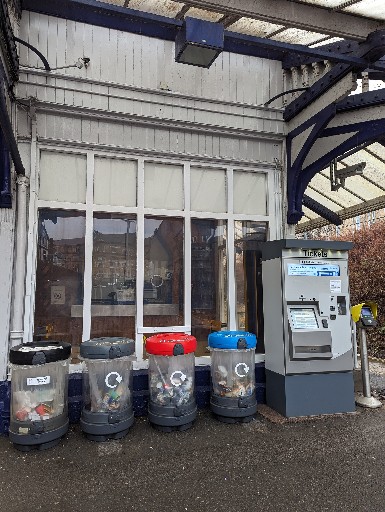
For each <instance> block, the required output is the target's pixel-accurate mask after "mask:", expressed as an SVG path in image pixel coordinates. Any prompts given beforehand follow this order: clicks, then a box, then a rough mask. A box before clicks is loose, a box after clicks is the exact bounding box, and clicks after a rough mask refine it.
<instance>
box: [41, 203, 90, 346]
mask: <svg viewBox="0 0 385 512" xmlns="http://www.w3.org/2000/svg"><path fill="white" fill-rule="evenodd" d="M84 234H85V215H84V213H82V212H75V211H60V210H49V209H43V210H40V212H39V220H38V245H37V269H36V294H35V322H34V335H33V337H34V340H44V339H55V340H59V341H66V342H70V343H71V344H72V345H73V346H78V345H79V344H80V342H81V338H82V330H83V315H82V309H83V307H82V304H83V273H84ZM76 306H78V307H79V308H80V311H81V313H80V314H79V315H77V314H76ZM76 353H77V350H76V349H75V350H73V354H75V355H76Z"/></svg>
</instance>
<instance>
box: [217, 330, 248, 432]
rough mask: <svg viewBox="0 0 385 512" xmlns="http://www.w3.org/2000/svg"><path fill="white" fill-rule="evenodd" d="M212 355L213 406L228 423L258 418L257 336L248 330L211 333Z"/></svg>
mask: <svg viewBox="0 0 385 512" xmlns="http://www.w3.org/2000/svg"><path fill="white" fill-rule="evenodd" d="M208 340H209V349H210V354H211V382H212V388H211V396H210V409H211V411H212V412H213V413H214V415H215V416H216V417H217V419H219V420H220V421H223V422H225V423H236V422H248V421H251V420H252V419H254V418H255V414H256V412H257V398H256V391H255V347H256V344H257V338H256V336H255V335H254V334H252V333H249V332H245V331H218V332H213V333H211V334H209V338H208Z"/></svg>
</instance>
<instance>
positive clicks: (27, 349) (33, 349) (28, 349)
mask: <svg viewBox="0 0 385 512" xmlns="http://www.w3.org/2000/svg"><path fill="white" fill-rule="evenodd" d="M57 349H63V347H62V346H61V345H47V346H46V347H37V346H35V345H33V346H31V347H27V345H24V347H20V348H19V352H39V351H40V350H57Z"/></svg>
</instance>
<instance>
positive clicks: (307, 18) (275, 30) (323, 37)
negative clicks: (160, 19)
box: [104, 0, 385, 232]
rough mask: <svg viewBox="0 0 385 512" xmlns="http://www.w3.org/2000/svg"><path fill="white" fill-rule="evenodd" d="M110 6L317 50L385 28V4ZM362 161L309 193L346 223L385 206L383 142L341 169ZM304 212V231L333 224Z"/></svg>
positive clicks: (300, 0) (243, 0) (133, 1)
mask: <svg viewBox="0 0 385 512" xmlns="http://www.w3.org/2000/svg"><path fill="white" fill-rule="evenodd" d="M104 3H110V4H114V5H117V6H120V7H126V8H129V9H135V10H138V11H142V12H146V13H151V14H157V15H161V16H165V17H169V18H173V19H177V20H182V19H183V18H184V17H186V16H189V17H192V18H199V19H202V20H207V21H212V22H218V23H222V24H223V25H224V27H225V29H226V30H227V31H230V32H237V33H240V34H245V35H250V36H255V37H260V38H267V39H271V40H275V41H280V42H283V43H290V44H301V45H306V46H309V47H313V48H315V47H318V46H322V45H325V44H329V43H332V42H336V41H339V40H349V41H358V42H360V41H364V40H365V39H366V37H367V35H368V34H369V33H371V32H373V31H375V30H379V29H385V1H384V0H347V1H343V0H257V1H256V0H237V1H233V0H193V1H186V2H180V1H174V0H104ZM361 87H362V85H361V83H360V81H359V86H358V88H357V90H356V91H355V93H357V92H361V90H362V88H361ZM383 87H385V83H384V82H383V81H382V80H381V81H378V80H376V81H370V82H369V90H374V89H379V88H383ZM353 94H354V93H353ZM384 136H385V134H384ZM384 141H385V138H384ZM384 143H385V142H384ZM361 162H365V163H366V166H365V169H364V172H363V174H362V175H359V176H353V177H349V178H348V179H347V180H346V182H345V184H344V185H343V186H342V187H340V188H339V189H338V190H337V191H332V190H331V181H330V169H329V168H327V169H324V170H323V171H322V172H320V173H318V174H316V176H315V177H314V178H313V179H312V181H311V182H310V184H309V185H308V187H307V189H306V195H307V196H309V197H310V198H312V199H314V200H316V201H318V202H319V203H321V204H323V205H324V206H326V207H327V208H329V209H330V210H332V211H334V212H336V213H337V214H338V215H339V216H340V217H341V219H349V218H352V217H355V216H357V215H361V214H364V213H368V212H371V211H375V210H379V209H381V208H385V147H384V146H383V145H382V144H381V143H378V142H376V143H374V144H371V145H368V146H367V147H362V148H361V149H360V150H359V151H356V152H354V153H352V154H350V155H348V156H346V157H344V158H342V159H340V160H339V161H338V162H336V165H337V168H338V169H340V168H343V167H347V166H351V165H354V164H357V163H361ZM303 211H304V214H305V215H304V217H303V218H302V219H301V221H300V223H299V225H298V226H297V231H298V232H301V231H308V230H310V229H313V228H316V227H321V226H323V225H325V224H327V223H328V221H326V220H325V219H323V218H321V217H319V216H318V215H317V214H316V213H314V212H313V211H311V210H309V209H308V208H306V207H305V206H304V207H303Z"/></svg>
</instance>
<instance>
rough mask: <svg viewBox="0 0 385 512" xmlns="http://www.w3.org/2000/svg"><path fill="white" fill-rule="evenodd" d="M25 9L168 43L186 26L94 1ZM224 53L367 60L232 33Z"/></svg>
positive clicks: (31, 0)
mask: <svg viewBox="0 0 385 512" xmlns="http://www.w3.org/2000/svg"><path fill="white" fill-rule="evenodd" d="M22 7H23V9H25V10H28V11H32V12H40V13H43V14H47V15H49V16H56V17H60V18H66V19H70V20H74V21H80V22H83V23H89V24H91V25H96V26H101V27H106V28H111V29H115V30H121V31H124V32H132V33H135V34H141V35H144V36H148V37H156V38H159V39H165V40H168V41H175V37H176V34H177V31H178V30H179V29H180V28H181V27H182V24H183V21H180V20H176V19H173V18H167V17H165V16H158V15H155V14H149V13H145V12H142V11H136V10H133V9H128V8H126V7H120V6H116V5H111V4H106V3H103V2H97V1H95V0H50V1H49V2H48V1H47V0H23V4H22ZM224 51H226V52H232V53H239V54H241V55H250V56H253V57H261V58H265V59H270V60H279V61H284V60H285V59H286V58H287V57H288V56H290V55H297V54H298V55H303V56H305V57H307V58H311V59H313V60H325V59H329V60H335V61H338V62H341V61H342V62H345V63H348V64H351V65H355V66H358V67H360V68H361V67H365V65H366V61H364V60H362V59H361V58H359V57H357V56H355V55H344V54H341V53H339V52H336V53H331V52H330V51H324V50H323V48H309V47H308V46H304V45H295V44H288V43H283V42H280V41H273V40H271V39H265V38H261V37H254V36H248V35H244V34H238V33H235V32H230V31H225V33H224ZM379 70H380V71H385V65H381V66H380V69H379Z"/></svg>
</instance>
